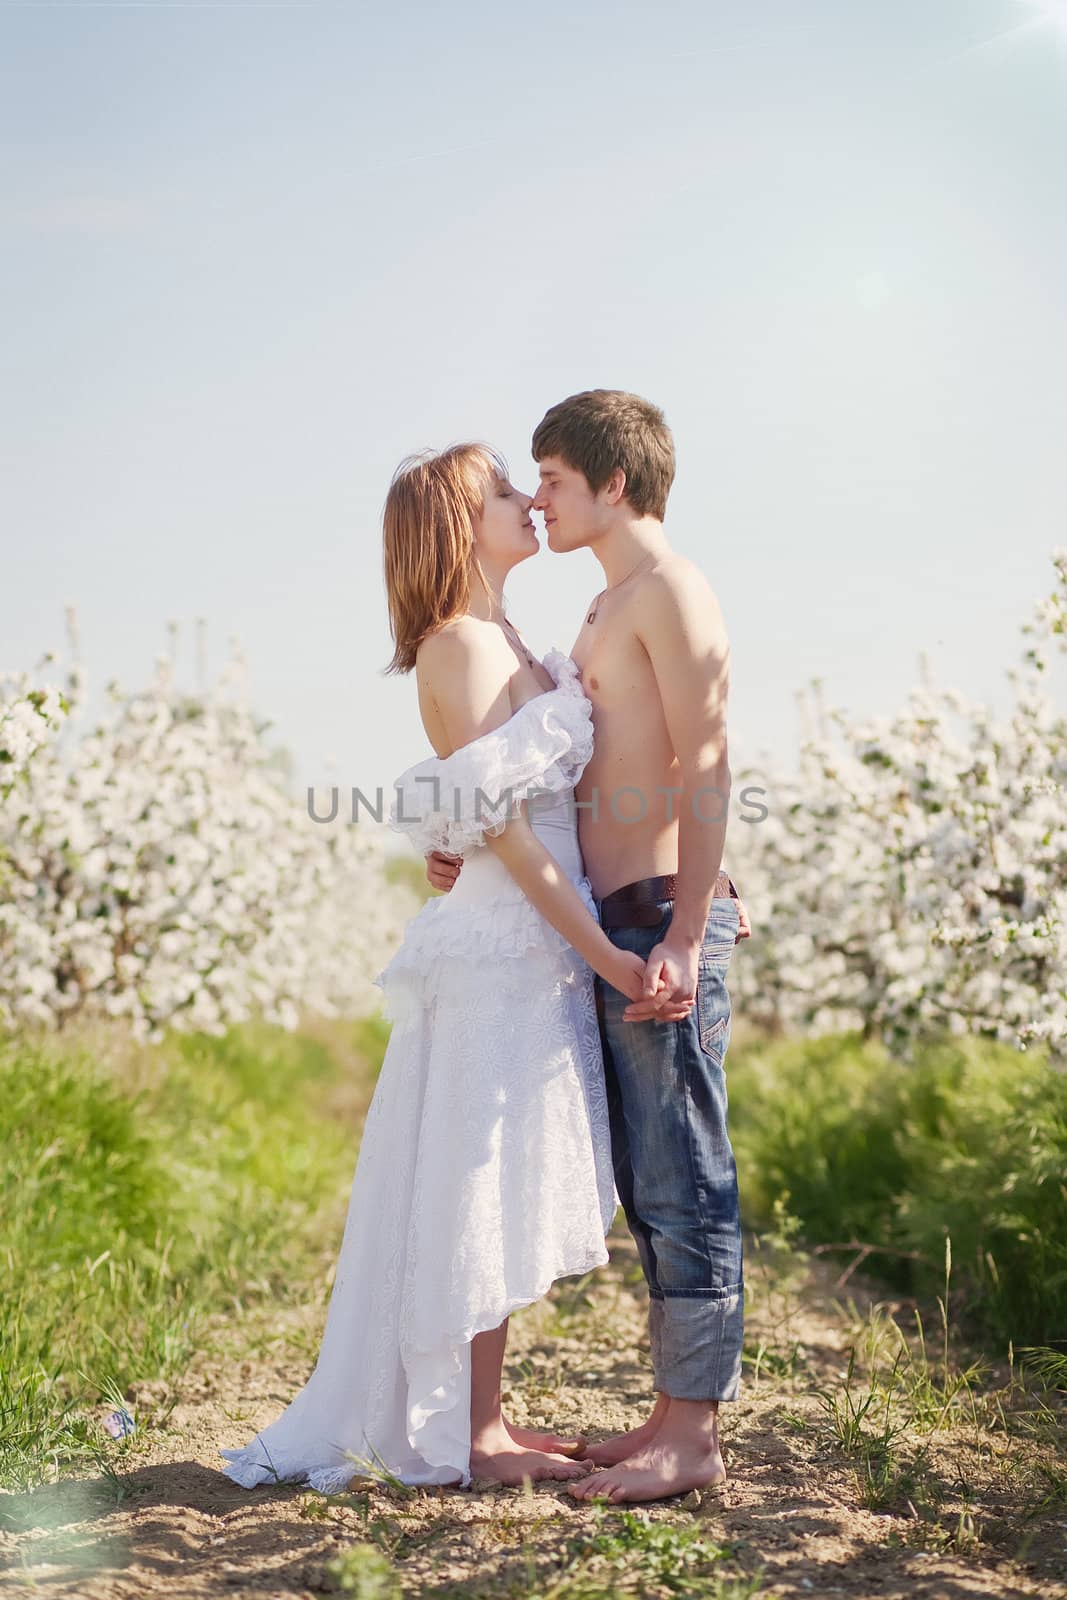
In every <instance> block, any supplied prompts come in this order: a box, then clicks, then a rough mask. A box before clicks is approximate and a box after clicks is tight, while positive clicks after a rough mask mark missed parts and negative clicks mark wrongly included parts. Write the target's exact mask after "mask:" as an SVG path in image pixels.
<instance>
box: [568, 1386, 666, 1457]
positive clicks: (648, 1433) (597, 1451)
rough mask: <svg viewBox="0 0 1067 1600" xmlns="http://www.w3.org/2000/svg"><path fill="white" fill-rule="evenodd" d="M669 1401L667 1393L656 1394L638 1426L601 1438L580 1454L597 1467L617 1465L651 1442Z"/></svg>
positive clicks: (657, 1430)
mask: <svg viewBox="0 0 1067 1600" xmlns="http://www.w3.org/2000/svg"><path fill="white" fill-rule="evenodd" d="M670 1403H671V1402H670V1396H669V1395H665V1394H658V1395H657V1396H656V1404H655V1408H654V1410H653V1412H652V1415H651V1416H650V1417H649V1418H648V1419H647V1421H645V1422H642V1424H641V1426H640V1427H639V1428H632V1429H631V1430H630V1432H629V1433H617V1434H615V1435H614V1436H613V1437H612V1438H610V1439H603V1440H601V1442H600V1444H591V1445H588V1446H587V1447H586V1448H585V1449H584V1450H583V1451H582V1455H583V1456H584V1457H585V1459H586V1460H587V1461H593V1462H595V1463H596V1465H597V1466H598V1467H614V1466H617V1465H618V1463H619V1462H620V1461H625V1460H626V1459H627V1457H628V1456H632V1455H634V1454H635V1453H636V1452H637V1451H638V1450H643V1449H644V1448H645V1446H646V1445H647V1444H651V1443H652V1440H653V1439H654V1438H655V1437H656V1434H657V1433H658V1432H659V1426H660V1423H661V1422H662V1421H663V1419H664V1417H665V1416H666V1415H667V1407H668V1406H669V1405H670Z"/></svg>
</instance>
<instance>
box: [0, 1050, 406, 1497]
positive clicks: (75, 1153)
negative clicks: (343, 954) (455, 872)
mask: <svg viewBox="0 0 1067 1600" xmlns="http://www.w3.org/2000/svg"><path fill="white" fill-rule="evenodd" d="M387 1036H388V1035H387V1029H386V1027H385V1025H384V1024H382V1023H381V1022H380V1021H376V1020H372V1021H369V1022H365V1023H359V1024H349V1025H348V1027H347V1028H346V1029H344V1030H343V1031H341V1030H335V1032H334V1036H333V1038H332V1039H327V1040H325V1041H321V1042H320V1041H319V1040H316V1039H312V1038H310V1037H307V1036H302V1035H291V1034H287V1033H285V1032H284V1031H283V1030H281V1029H277V1028H271V1027H267V1026H265V1025H259V1026H255V1025H249V1026H247V1027H243V1028H239V1029H234V1030H231V1032H230V1033H228V1034H227V1035H226V1036H225V1037H224V1038H221V1039H212V1038H208V1037H206V1036H203V1035H184V1036H182V1035H176V1036H173V1037H171V1038H170V1039H168V1041H167V1042H166V1043H164V1044H163V1045H160V1046H158V1047H154V1048H153V1047H145V1048H143V1049H139V1050H134V1052H133V1053H132V1054H130V1055H128V1056H127V1057H126V1058H125V1059H124V1060H123V1059H118V1058H115V1059H102V1058H103V1057H105V1056H106V1055H107V1053H108V1052H107V1046H106V1045H104V1046H101V1045H100V1044H99V1041H94V1042H93V1043H85V1042H83V1043H81V1044H77V1043H70V1042H67V1041H66V1040H56V1039H44V1040H35V1041H33V1042H27V1041H22V1042H10V1041H9V1042H7V1043H6V1044H3V1045H0V1269H2V1270H3V1273H4V1278H5V1305H4V1316H3V1326H2V1330H0V1484H2V1485H4V1486H6V1487H9V1488H20V1487H25V1486H29V1485H31V1484H33V1483H36V1482H38V1481H40V1480H41V1479H42V1478H44V1477H47V1476H49V1475H50V1474H51V1473H52V1472H54V1471H55V1470H56V1469H57V1468H60V1467H61V1466H62V1465H63V1464H64V1463H67V1464H77V1463H78V1462H79V1461H85V1460H96V1459H97V1456H98V1452H99V1448H100V1446H99V1435H98V1430H97V1428H96V1424H95V1421H94V1419H92V1418H91V1417H89V1416H87V1415H86V1413H85V1409H84V1408H85V1406H86V1405H90V1404H93V1403H95V1402H97V1401H99V1400H101V1399H108V1398H110V1400H111V1401H112V1403H114V1402H115V1401H116V1400H117V1399H118V1398H119V1397H120V1396H121V1393H122V1391H123V1390H124V1389H125V1388H126V1387H127V1386H128V1385H129V1384H130V1383H131V1382H132V1381H134V1380H136V1379H141V1378H158V1377H164V1378H166V1377H170V1376H172V1375H174V1374H175V1373H176V1372H179V1371H180V1370H181V1369H182V1367H183V1366H184V1364H185V1363H186V1362H187V1361H188V1359H189V1357H190V1355H191V1354H192V1353H193V1351H194V1350H195V1349H197V1347H198V1341H199V1338H200V1333H201V1330H202V1327H203V1324H204V1321H205V1319H206V1318H207V1317H209V1316H211V1315H212V1314H215V1313H218V1312H220V1311H223V1310H229V1311H233V1310H234V1309H238V1308H240V1307H241V1306H242V1305H245V1304H248V1303H252V1302H254V1301H256V1300H258V1299H261V1298H264V1297H271V1298H273V1299H274V1300H276V1301H281V1302H284V1301H285V1299H286V1298H287V1297H289V1296H292V1297H295V1298H298V1299H302V1298H306V1295H307V1283H308V1280H309V1277H310V1270H309V1269H310V1266H311V1262H312V1260H313V1257H314V1254H315V1252H316V1250H317V1249H319V1248H321V1224H322V1216H323V1213H324V1211H325V1212H329V1211H330V1210H331V1209H333V1208H335V1207H336V1208H337V1209H338V1210H340V1208H341V1207H342V1206H343V1203H344V1195H345V1193H346V1190H347V1186H348V1184H349V1182H350V1180H351V1176H352V1170H353V1166H354V1160H355V1154H356V1150H357V1148H358V1130H359V1126H360V1123H361V1120H362V1113H363V1111H364V1109H365V1105H366V1099H367V1096H368V1094H369V1091H370V1087H371V1085H372V1083H373V1078H374V1074H375V1071H376V1069H377V1067H378V1066H379V1065H380V1062H381V1056H382V1054H383V1052H384V1047H385V1042H386V1039H387Z"/></svg>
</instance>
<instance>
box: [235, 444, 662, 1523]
mask: <svg viewBox="0 0 1067 1600" xmlns="http://www.w3.org/2000/svg"><path fill="white" fill-rule="evenodd" d="M531 504H532V502H531V499H530V497H529V496H528V495H524V494H521V493H520V492H519V491H518V490H517V489H515V488H514V487H513V485H512V484H511V483H510V481H509V479H508V475H507V471H506V469H505V467H504V465H503V463H502V462H501V461H500V460H499V458H498V457H496V456H495V455H494V454H493V452H492V451H490V450H488V449H487V448H485V447H484V446H480V445H459V446H455V447H454V448H452V449H450V450H445V451H443V452H441V453H440V454H428V455H425V456H421V457H414V458H411V459H410V460H408V461H406V462H404V463H403V464H402V465H401V467H400V468H399V470H398V472H397V474H396V476H395V477H394V479H393V482H392V485H391V487H390V490H389V494H388V498H387V500H386V506H385V518H384V533H385V582H386V590H387V595H388V604H389V616H390V624H391V629H392V635H393V639H394V641H395V645H396V649H395V652H394V655H393V659H392V661H391V663H390V666H389V670H390V671H398V672H410V671H411V670H412V669H414V670H415V674H416V681H417V684H418V694H419V707H420V711H421V714H422V719H423V723H424V725H425V728H426V733H427V736H428V738H429V740H430V743H431V745H432V746H433V748H434V750H435V752H436V754H435V756H433V757H431V758H430V759H428V760H425V761H422V762H420V763H419V764H418V765H416V766H414V767H411V768H410V769H409V770H408V771H407V772H405V773H403V774H402V775H401V777H400V778H398V779H397V782H396V801H395V804H394V806H393V808H392V812H391V816H390V822H391V825H392V826H393V827H394V828H396V829H398V830H400V831H402V832H404V833H406V834H407V835H408V837H409V838H410V839H411V840H412V842H413V844H414V845H415V847H416V848H417V849H418V850H419V851H421V852H422V853H424V854H425V853H427V852H429V851H431V850H435V849H439V850H445V851H448V852H451V853H452V854H454V855H460V856H462V857H463V858H464V866H463V872H462V874H461V876H460V879H459V882H458V883H457V885H456V887H455V888H454V889H453V890H452V892H451V893H450V894H449V895H447V896H445V897H442V898H440V899H434V900H431V901H429V902H428V903H427V904H426V905H425V906H424V907H423V908H422V910H421V911H420V912H419V914H418V915H417V916H416V917H414V918H413V919H412V920H411V922H409V924H408V926H407V928H406V930H405V936H404V941H403V943H402V945H401V947H400V949H399V950H398V951H397V953H396V955H395V956H394V957H393V959H392V961H390V963H389V964H388V966H387V967H386V968H385V970H384V971H383V972H381V973H379V975H378V977H377V979H376V982H377V983H378V984H379V985H380V987H381V988H382V990H383V994H384V997H385V1006H386V1010H387V1012H388V1014H389V1016H390V1017H391V1019H392V1022H393V1029H392V1034H391V1037H390V1040H389V1046H388V1049H387V1051H386V1055H385V1061H384V1063H383V1066H382V1071H381V1075H380V1077H379V1080H378V1085H377V1088H376V1091H375V1095H374V1099H373V1102H372V1104H371V1107H370V1111H369V1112H368V1115H367V1121H366V1126H365V1128H364V1132H363V1140H362V1144H361V1148H360V1154H359V1161H358V1164H357V1168H356V1174H355V1179H354V1182H353V1186H352V1195H351V1201H350V1204H349V1211H348V1220H347V1223H346V1225H345V1232H344V1238H343V1240H342V1244H341V1253H340V1258H339V1261H338V1267H337V1274H336V1278H335V1281H334V1288H333V1293H332V1296H331V1299H330V1305H329V1311H328V1314H327V1319H326V1328H325V1333H324V1335H323V1341H322V1347H321V1350H320V1353H319V1359H318V1364H317V1365H316V1367H315V1370H314V1372H313V1373H312V1375H311V1377H310V1379H309V1380H308V1382H307V1384H306V1385H305V1387H304V1388H303V1389H302V1390H301V1391H300V1393H299V1394H298V1395H297V1396H296V1398H295V1399H294V1400H293V1401H292V1403H291V1404H290V1405H289V1407H288V1408H287V1410H286V1411H284V1412H283V1413H282V1415H281V1416H280V1417H279V1418H278V1419H277V1420H276V1421H275V1422H273V1423H271V1425H270V1426H269V1427H267V1428H265V1429H264V1430H263V1431H262V1432H261V1433H259V1434H258V1435H257V1436H256V1438H255V1439H254V1440H253V1441H252V1442H251V1443H250V1444H249V1445H247V1446H246V1447H245V1448H243V1449H240V1450H224V1451H222V1452H221V1453H222V1454H223V1455H224V1456H226V1457H228V1458H229V1461H228V1465H227V1466H226V1468H225V1471H226V1472H227V1473H228V1474H229V1475H230V1476H231V1477H232V1478H234V1479H235V1480H236V1481H237V1482H238V1483H240V1484H243V1485H244V1486H246V1487H252V1486H253V1485H254V1484H257V1483H261V1482H263V1481H265V1480H269V1479H279V1480H289V1479H295V1480H304V1479H306V1480H307V1481H308V1482H310V1483H311V1484H312V1485H313V1486H314V1487H315V1488H318V1489H321V1490H324V1491H327V1492H329V1491H334V1490H337V1489H340V1488H342V1487H343V1486H344V1485H345V1484H346V1483H347V1482H348V1480H349V1479H350V1478H351V1477H352V1476H353V1475H355V1474H359V1473H367V1474H370V1475H374V1474H376V1473H386V1472H388V1473H390V1474H393V1475H394V1476H396V1477H397V1478H400V1479H402V1480H403V1481H404V1482H406V1483H421V1484H427V1483H453V1484H455V1483H459V1484H463V1485H467V1484H469V1482H470V1480H471V1478H472V1477H487V1478H495V1479H498V1480H499V1481H501V1482H504V1483H518V1482H520V1481H521V1479H522V1478H523V1477H524V1476H526V1477H530V1478H567V1477H580V1476H584V1475H585V1474H586V1473H587V1471H588V1464H586V1465H583V1464H582V1462H581V1460H580V1459H579V1458H580V1456H581V1450H582V1448H583V1446H584V1441H583V1440H582V1439H580V1438H579V1439H573V1440H567V1439H562V1438H560V1437H558V1436H557V1435H554V1434H542V1433H536V1432H532V1431H530V1430H527V1429H523V1428H518V1427H515V1426H513V1425H512V1424H511V1423H509V1422H508V1421H506V1419H505V1418H504V1416H503V1414H502V1411H501V1405H500V1373H501V1366H502V1362H503V1357H504V1346H505V1341H506V1338H507V1319H508V1315H509V1313H510V1312H511V1311H513V1310H515V1309H516V1308H517V1307H519V1306H523V1305H528V1304H530V1303H531V1302H532V1301H534V1300H537V1299H539V1298H540V1297H541V1296H542V1295H543V1294H544V1293H545V1292H546V1290H547V1289H548V1288H549V1286H550V1285H551V1284H552V1283H553V1282H554V1281H555V1279H557V1278H560V1277H565V1276H568V1275H570V1274H573V1273H583V1272H587V1271H588V1270H589V1269H590V1268H592V1267H594V1266H597V1265H599V1264H601V1263H603V1262H605V1261H606V1260H607V1252H606V1250H605V1247H604V1235H605V1233H606V1231H607V1228H608V1226H609V1224H610V1222H611V1220H612V1217H613V1215H614V1211H615V1204H616V1196H615V1190H614V1184H613V1180H612V1175H611V1173H612V1169H611V1152H610V1140H609V1131H608V1116H607V1108H606V1103H605V1094H604V1084H603V1060H602V1056H601V1048H600V1037H599V1031H598V1026H597V1018H596V1009H595V1002H594V996H593V972H594V971H595V972H597V973H599V974H600V975H601V976H602V977H603V978H604V979H605V980H606V981H607V982H608V983H610V984H612V985H613V986H614V987H615V988H617V989H619V990H620V991H621V992H622V993H623V994H625V995H626V996H627V997H628V998H629V999H636V998H637V997H638V995H639V994H640V993H641V987H642V979H643V975H644V962H643V961H642V960H641V959H640V957H639V956H637V955H634V954H633V953H632V952H628V951H625V950H620V949H618V948H616V946H615V945H613V944H612V942H611V941H610V939H609V938H608V937H607V935H606V934H605V933H604V932H603V931H602V929H601V927H600V925H599V921H598V919H597V915H596V904H595V901H594V899H593V896H592V892H591V889H590V885H589V882H588V880H587V879H586V877H585V875H584V871H583V866H582V859H581V853H580V851H579V848H578V833H577V818H576V814H575V811H574V806H573V790H574V785H575V784H576V783H577V781H578V779H579V778H580V776H581V774H582V771H583V770H584V768H585V766H586V764H587V762H588V761H589V758H590V756H591V754H592V749H593V734H592V721H591V718H592V707H591V705H590V703H589V701H588V699H587V698H586V696H585V695H584V693H583V692H582V687H581V684H580V682H579V673H578V668H577V667H576V665H575V663H574V662H573V660H572V659H571V658H570V657H569V656H566V655H564V654H563V653H562V652H561V651H559V650H551V651H550V652H549V653H548V655H547V656H546V657H545V659H544V661H543V662H542V661H540V660H538V658H537V657H536V656H535V655H534V654H533V653H532V652H531V651H530V650H529V649H528V648H527V646H526V645H525V643H524V641H523V640H522V639H521V637H520V636H519V634H518V633H517V632H516V630H515V629H514V628H513V627H512V626H511V624H510V622H509V621H508V619H507V617H506V616H505V614H504V598H503V587H504V582H505V579H506V578H507V575H508V574H509V573H510V572H511V571H512V569H513V568H514V567H516V566H517V565H518V564H519V563H520V562H521V561H525V560H527V559H528V558H529V557H530V556H532V555H534V554H535V553H536V551H537V550H538V548H539V546H538V541H537V536H536V533H535V532H534V527H533V523H532V522H531V520H530V506H531Z"/></svg>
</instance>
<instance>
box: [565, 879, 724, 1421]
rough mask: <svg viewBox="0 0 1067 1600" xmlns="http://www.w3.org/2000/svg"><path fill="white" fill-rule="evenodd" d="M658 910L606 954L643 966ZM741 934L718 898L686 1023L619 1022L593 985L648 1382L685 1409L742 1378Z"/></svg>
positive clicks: (610, 996) (606, 996)
mask: <svg viewBox="0 0 1067 1600" xmlns="http://www.w3.org/2000/svg"><path fill="white" fill-rule="evenodd" d="M657 908H658V910H659V911H660V912H661V913H662V916H661V918H660V920H659V921H658V922H657V923H656V925H655V926H654V927H649V928H608V929H605V932H606V933H607V936H608V938H609V939H610V940H611V942H612V944H614V945H615V946H616V947H617V948H618V949H620V950H632V951H634V952H635V953H636V954H637V955H639V956H640V957H641V959H642V960H647V958H648V956H649V955H650V953H651V951H652V949H653V947H654V946H655V945H657V944H659V943H660V941H661V940H662V939H663V938H664V937H665V936H666V933H667V930H668V928H669V927H670V925H671V917H672V915H673V913H674V902H673V901H671V900H662V901H660V902H658V907H657ZM598 910H599V902H598ZM737 928H738V912H737V901H736V900H734V899H732V898H730V897H728V896H727V897H723V898H716V899H714V900H713V901H712V902H711V907H710V909H709V912H708V921H707V926H706V928H705V931H704V942H703V946H702V948H701V953H700V963H699V981H698V984H697V996H696V1004H695V1005H694V1007H693V1009H692V1011H691V1012H690V1013H689V1016H688V1017H686V1018H685V1019H684V1020H683V1021H681V1022H655V1021H649V1022H624V1021H623V1020H622V1013H623V1011H624V1010H625V1008H626V1006H627V1005H628V1004H629V1002H628V1000H627V999H626V997H625V995H623V994H620V992H619V990H618V989H615V988H613V987H612V986H611V985H610V984H608V983H605V981H604V980H603V978H600V977H597V978H596V981H595V990H596V1000H597V1014H598V1017H599V1020H600V1035H601V1042H602V1044H603V1050H604V1068H605V1072H606V1075H607V1090H608V1105H609V1108H610V1112H611V1144H612V1157H613V1161H614V1166H615V1186H616V1188H617V1189H618V1191H619V1198H620V1200H621V1201H622V1204H623V1208H624V1210H625V1212H626V1220H627V1222H628V1223H629V1225H630V1231H631V1233H632V1234H633V1236H634V1239H635V1241H636V1243H637V1249H638V1252H639V1254H640V1257H641V1265H642V1268H643V1269H644V1274H645V1278H646V1280H647V1282H648V1292H649V1340H650V1344H651V1349H652V1369H653V1374H654V1383H655V1387H656V1388H657V1389H658V1390H661V1391H662V1392H663V1393H664V1394H668V1395H671V1396H673V1397H674V1398H676V1399H680V1400H736V1399H737V1396H738V1391H739V1388H740V1380H741V1338H742V1331H743V1321H744V1284H743V1275H742V1262H741V1218H740V1210H739V1206H738V1195H737V1167H736V1164H735V1162H734V1153H733V1150H732V1148H731V1145H730V1136H729V1134H728V1132H727V1127H726V1106H727V1097H726V1074H725V1071H724V1068H723V1063H724V1061H725V1058H726V1050H727V1047H728V1045H729V1042H730V996H729V994H728V992H727V989H726V974H727V970H728V968H729V965H730V957H731V955H732V954H733V949H734V939H735V937H736V934H737Z"/></svg>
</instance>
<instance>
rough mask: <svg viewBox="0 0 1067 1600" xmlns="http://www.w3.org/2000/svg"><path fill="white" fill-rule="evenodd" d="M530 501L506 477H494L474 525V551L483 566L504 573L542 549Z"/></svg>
mask: <svg viewBox="0 0 1067 1600" xmlns="http://www.w3.org/2000/svg"><path fill="white" fill-rule="evenodd" d="M532 504H533V500H532V499H531V497H530V496H529V495H528V494H522V493H521V491H520V490H518V489H516V487H515V485H514V484H513V483H511V482H509V480H508V479H507V478H500V477H497V476H496V475H494V476H493V477H491V478H490V480H489V487H488V488H487V490H486V493H485V503H484V505H483V506H482V514H481V516H480V517H479V518H478V520H477V522H476V523H475V525H474V549H475V553H476V555H477V556H478V559H479V560H480V561H481V562H482V564H483V565H484V564H485V563H486V562H488V563H489V564H490V565H491V566H493V567H495V568H497V569H499V570H506V569H508V568H510V567H513V566H515V565H516V563H517V562H519V561H525V560H526V559H527V557H528V556H532V555H535V554H536V552H537V551H538V550H539V549H540V548H541V546H540V544H539V543H538V539H537V533H536V531H535V529H534V525H533V522H532V520H531V518H530V507H531V505H532Z"/></svg>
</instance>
